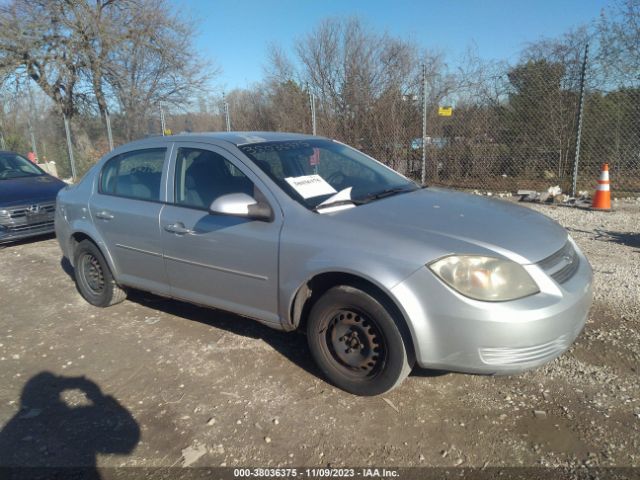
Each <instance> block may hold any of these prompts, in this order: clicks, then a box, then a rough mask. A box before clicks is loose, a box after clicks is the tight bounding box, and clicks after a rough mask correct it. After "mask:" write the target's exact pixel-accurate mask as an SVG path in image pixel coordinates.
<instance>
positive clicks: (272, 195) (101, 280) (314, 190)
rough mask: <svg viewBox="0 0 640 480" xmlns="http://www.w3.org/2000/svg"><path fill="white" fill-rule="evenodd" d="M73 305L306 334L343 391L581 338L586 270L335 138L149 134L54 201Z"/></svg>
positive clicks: (505, 211)
mask: <svg viewBox="0 0 640 480" xmlns="http://www.w3.org/2000/svg"><path fill="white" fill-rule="evenodd" d="M55 221H56V232H57V236H58V240H59V242H60V246H61V248H62V251H63V254H64V255H65V256H66V257H68V258H69V260H70V261H71V263H72V264H73V266H74V267H75V278H76V284H77V287H78V290H79V292H80V294H81V295H82V296H83V297H84V298H85V299H86V300H87V301H89V302H90V303H92V304H93V305H96V306H100V307H106V306H108V305H112V304H114V303H117V302H119V301H122V300H124V298H125V296H126V291H127V289H129V288H136V289H142V290H147V291H150V292H154V293H156V294H159V295H163V296H167V297H172V298H177V299H181V300H186V301H189V302H193V303H197V304H200V305H206V306H211V307H215V308H220V309H225V310H229V311H232V312H235V313H237V314H239V315H241V316H244V317H249V318H252V319H255V320H257V321H259V322H262V323H264V324H266V325H268V326H270V327H273V328H276V329H280V330H285V331H293V330H297V329H304V330H305V331H306V333H307V338H308V342H309V347H310V350H311V353H312V355H313V357H314V358H315V360H316V362H317V364H318V365H319V367H320V368H321V370H322V371H323V372H324V374H325V375H326V377H327V378H328V379H329V381H331V382H332V383H334V384H335V385H337V386H338V387H340V388H343V389H345V390H347V391H349V392H352V393H355V394H358V395H376V394H380V393H383V392H386V391H388V390H390V389H392V388H394V387H395V386H397V385H398V384H399V383H400V382H401V381H402V380H403V379H404V378H405V377H406V376H407V375H408V374H409V372H410V371H411V369H412V367H413V366H414V365H415V364H417V365H419V366H421V367H425V368H438V369H446V370H456V371H462V372H474V373H486V374H497V373H512V372H517V371H521V370H523V369H527V368H532V367H536V366H539V365H542V364H544V363H545V362H548V361H549V360H551V359H553V358H555V357H557V356H558V355H560V354H562V353H563V352H564V351H565V350H566V349H567V348H569V346H570V345H571V343H572V342H573V341H574V340H575V338H576V337H577V336H578V334H579V333H580V331H581V330H582V328H583V327H584V324H585V321H586V318H587V314H588V311H589V307H590V305H591V299H592V291H591V284H592V272H591V267H590V266H589V262H588V261H587V259H586V258H585V257H584V255H583V254H582V253H581V252H580V250H579V249H578V247H577V246H576V244H575V243H574V242H573V240H572V239H571V238H570V236H569V235H568V234H567V232H566V230H565V229H564V228H562V227H561V226H560V225H558V224H557V223H556V222H554V221H552V220H550V219H549V218H547V217H546V216H544V215H541V214H539V213H536V212H534V211H531V210H529V209H526V208H522V207H519V206H517V205H514V204H511V203H508V202H505V201H501V200H492V199H486V198H480V197H476V196H471V195H467V194H464V193H459V192H453V191H447V190H440V189H436V188H421V187H419V186H417V185H416V184H415V183H414V182H412V181H410V180H409V179H407V178H405V177H403V176H402V175H400V174H398V173H396V172H394V171H393V170H391V169H389V168H387V167H386V166H384V165H383V164H381V163H379V162H377V161H376V160H374V159H372V158H371V157H368V156H367V155H365V154H363V153H361V152H359V151H357V150H355V149H353V148H351V147H349V146H347V145H344V144H342V143H340V142H337V141H334V140H330V139H325V138H320V137H312V136H307V135H297V134H284V133H263V132H255V133H246V132H241V133H217V134H192V135H178V136H169V137H157V138H149V139H145V140H142V141H138V142H133V143H130V144H127V145H124V146H122V147H120V148H118V149H116V150H115V151H113V152H111V153H109V154H108V155H107V156H105V157H104V158H103V159H102V160H100V161H99V162H98V164H97V165H95V166H94V167H93V168H92V169H91V170H90V171H89V172H88V173H87V174H86V175H85V176H84V178H83V179H82V180H81V181H80V182H79V183H78V184H77V185H75V186H69V187H67V188H65V189H64V190H62V191H61V192H60V194H59V195H58V208H57V210H56V220H55Z"/></svg>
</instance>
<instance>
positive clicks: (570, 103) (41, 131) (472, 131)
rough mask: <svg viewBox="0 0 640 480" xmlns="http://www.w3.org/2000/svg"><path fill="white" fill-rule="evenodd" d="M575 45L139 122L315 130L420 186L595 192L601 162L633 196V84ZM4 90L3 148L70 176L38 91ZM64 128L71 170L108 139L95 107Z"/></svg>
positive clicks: (250, 95) (621, 192) (636, 93)
mask: <svg viewBox="0 0 640 480" xmlns="http://www.w3.org/2000/svg"><path fill="white" fill-rule="evenodd" d="M576 52H577V53H576V54H575V55H573V56H572V57H570V59H569V60H566V59H565V60H564V61H557V60H554V59H552V58H550V57H546V56H544V55H537V56H531V57H530V58H526V59H524V60H522V61H520V62H519V63H518V64H517V65H516V66H508V65H498V66H496V67H495V68H492V69H490V70H489V71H472V72H470V73H464V74H463V73H458V74H455V75H445V74H442V73H438V70H437V69H431V70H427V69H425V70H424V71H423V68H422V66H421V65H416V66H415V68H414V69H413V70H412V71H411V72H410V74H409V75H407V77H406V79H404V80H403V82H402V83H399V84H396V85H390V86H387V87H386V89H385V90H383V91H366V90H365V89H359V88H358V85H357V84H354V86H353V87H350V86H348V85H347V86H345V87H344V88H345V89H347V90H349V89H351V90H349V91H350V92H351V93H350V94H349V96H345V97H342V98H339V99H336V98H330V97H327V96H323V95H322V94H321V92H319V91H317V90H316V89H314V87H313V86H309V85H304V84H300V83H295V82H281V83H276V84H272V85H270V86H269V85H266V84H265V85H263V86H262V87H257V88H254V89H248V90H236V91H233V92H229V94H227V95H226V96H225V95H223V96H221V97H218V98H214V99H211V100H209V101H208V102H205V101H203V102H201V104H200V106H199V109H198V111H196V112H194V111H191V112H175V111H172V110H169V109H167V110H162V109H161V107H160V106H158V108H157V110H156V111H152V112H147V114H146V116H144V118H143V120H144V121H143V123H144V126H143V127H144V129H145V131H146V132H147V135H160V134H162V130H163V127H162V125H163V124H164V128H165V130H166V131H167V132H173V133H180V132H183V131H194V132H196V131H225V130H227V129H231V130H238V131H259V130H263V131H293V132H303V133H312V132H314V130H315V131H316V133H317V134H318V135H322V136H326V137H330V138H335V139H337V140H340V141H343V142H345V143H347V144H349V145H352V146H354V147H356V148H358V149H360V150H362V151H364V152H365V153H367V154H369V155H371V156H372V157H374V158H376V159H378V160H380V161H382V162H383V163H385V164H387V165H389V166H390V167H392V168H393V169H395V170H397V171H399V172H400V173H402V174H404V175H406V176H408V177H411V178H413V179H415V180H417V181H421V180H422V178H423V169H424V180H425V182H426V183H427V184H430V185H440V186H446V187H451V188H461V189H469V190H479V191H491V192H514V193H515V192H516V191H517V190H519V189H527V190H536V191H543V190H546V189H548V188H549V187H552V186H555V185H559V186H560V187H561V189H562V191H563V192H565V193H571V192H572V187H573V182H574V176H575V181H576V187H577V191H588V192H590V193H592V191H593V189H594V188H595V185H596V179H597V177H598V175H599V172H600V167H601V165H602V164H603V163H608V164H609V169H610V174H611V178H612V193H613V195H614V196H618V197H624V196H638V195H640V89H638V88H637V87H636V88H624V87H617V86H615V85H616V83H615V82H614V81H612V80H611V79H610V78H609V79H607V80H603V79H602V78H601V76H600V75H599V74H598V72H597V71H596V69H594V68H591V66H590V65H589V64H588V63H587V64H585V62H584V59H585V58H584V56H583V55H584V50H582V49H581V48H580V49H576ZM585 67H586V68H585ZM583 69H584V76H582V75H581V74H582V73H583ZM429 72H430V73H429ZM425 73H426V75H425ZM581 92H582V93H583V108H582V113H581V114H580V108H579V107H580V103H581V102H580V99H581ZM3 100H4V106H5V108H4V112H3V115H2V116H1V117H2V118H1V120H2V124H1V125H0V131H1V132H2V138H1V139H0V140H2V141H3V142H4V145H5V147H6V148H7V149H14V150H17V151H21V152H26V151H30V150H33V148H34V147H33V146H32V143H34V142H35V144H36V147H35V148H36V149H37V152H38V154H39V156H40V157H41V158H42V157H45V156H46V157H47V158H48V159H49V160H54V161H56V163H57V167H58V172H59V174H60V176H61V177H63V178H69V177H71V176H72V167H71V163H70V155H69V148H68V144H67V142H66V131H65V127H64V121H63V118H62V116H61V115H60V114H59V113H56V112H55V111H54V109H52V108H48V107H47V106H46V105H44V104H43V105H38V99H36V102H35V103H36V105H35V106H34V102H33V100H32V99H25V98H22V99H21V98H20V96H16V95H13V96H11V95H4V98H3ZM161 117H164V118H161ZM111 120H112V125H113V131H114V140H115V144H116V145H118V144H121V143H124V142H125V141H126V140H125V139H126V132H127V126H128V125H129V123H127V122H130V121H129V120H128V118H127V117H126V116H123V115H118V114H114V115H113V116H112V118H111ZM580 120H581V122H580ZM580 124H581V135H580V142H579V144H580V149H579V155H578V152H577V145H578V129H579V128H578V127H579V125H580ZM141 128H142V127H141ZM423 128H424V131H423ZM70 136H71V138H72V142H71V143H72V149H73V150H72V151H73V153H74V159H75V168H76V170H77V175H78V176H81V175H82V174H83V173H84V172H85V171H86V170H87V169H88V168H89V167H90V166H91V165H92V164H93V163H95V161H97V160H98V159H99V158H100V157H101V156H102V155H104V154H105V153H107V152H108V151H109V149H110V146H109V141H108V135H107V130H105V126H104V122H103V121H102V119H101V118H100V117H99V116H98V115H93V116H92V115H83V116H77V117H75V118H74V119H73V120H72V121H71V122H70ZM32 138H33V139H35V140H34V141H32ZM576 161H577V170H576ZM576 173H577V175H575V174H576Z"/></svg>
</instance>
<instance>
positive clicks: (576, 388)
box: [0, 202, 640, 467]
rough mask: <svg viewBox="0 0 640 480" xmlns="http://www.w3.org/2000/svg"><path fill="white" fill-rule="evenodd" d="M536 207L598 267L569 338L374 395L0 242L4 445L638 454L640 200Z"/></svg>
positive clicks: (276, 340) (393, 457)
mask: <svg viewBox="0 0 640 480" xmlns="http://www.w3.org/2000/svg"><path fill="white" fill-rule="evenodd" d="M531 208H536V209H538V210H540V211H542V212H543V213H545V214H547V215H549V216H551V217H553V218H555V219H557V220H558V221H559V222H560V223H561V224H563V225H564V226H565V227H567V228H568V229H569V231H570V233H571V235H572V236H573V237H574V238H575V239H576V241H577V242H578V244H579V245H580V246H581V247H582V248H583V250H584V251H585V253H586V254H587V256H588V257H589V259H590V261H591V263H592V265H593V268H594V271H595V292H596V299H595V303H594V306H593V309H592V311H591V315H590V318H589V321H588V324H587V326H586V329H585V331H584V332H583V333H582V334H581V335H580V337H579V338H578V340H577V342H576V343H575V345H574V346H573V347H572V348H571V350H570V351H569V352H567V353H566V354H564V355H563V356H561V357H560V358H558V359H557V360H555V361H553V362H551V363H550V364H548V365H546V366H544V367H542V368H539V369H537V370H534V371H529V372H526V373H523V374H520V375H516V376H509V377H491V376H472V375H464V374H453V373H444V372H432V371H424V370H416V371H414V372H413V374H412V375H411V376H410V377H409V378H408V379H407V380H406V381H405V382H404V383H403V384H402V385H401V386H400V387H399V388H398V389H396V390H394V391H393V392H391V393H389V394H387V395H384V396H381V397H374V398H358V397H355V396H352V395H349V394H347V393H344V392H342V391H340V390H337V389H336V388H334V387H332V386H331V385H329V384H327V383H326V382H325V381H324V380H323V379H322V378H321V376H320V374H319V371H318V370H317V369H316V367H315V366H314V364H313V362H312V360H311V359H310V355H309V353H308V351H307V346H306V342H305V338H304V336H302V335H299V334H295V333H293V334H291V333H289V334H287V333H280V332H277V331H273V330H271V329H269V328H267V327H263V326H261V325H259V324H257V323H254V322H252V321H250V320H247V319H244V318H240V317H237V316H234V315H231V314H228V313H225V312H221V311H215V310H208V309H204V308H199V307H195V306H191V305H188V304H184V303H180V302H176V301H172V300H166V299H162V298H159V297H155V296H153V295H150V294H146V293H140V292H135V293H133V294H131V295H130V298H129V299H128V300H127V301H125V302H124V303H122V304H119V305H116V306H113V307H110V308H107V309H99V308H95V307H92V306H90V305H89V304H87V303H86V302H85V301H84V300H83V299H82V298H81V297H80V295H79V294H78V293H77V291H76V289H75V286H74V283H73V281H72V278H71V276H70V275H71V274H72V269H71V267H70V266H69V265H68V264H67V263H66V262H64V261H62V258H61V254H60V250H59V248H58V245H57V242H56V240H55V239H54V238H52V237H48V238H44V239H38V240H36V241H29V242H22V243H19V244H14V245H9V246H6V247H4V248H2V249H1V250H0V426H1V428H0V430H1V431H0V459H1V458H2V456H3V455H4V459H5V460H4V462H5V465H6V464H9V463H11V462H15V463H17V464H28V465H95V464H96V462H97V465H99V466H144V467H165V466H189V465H192V466H221V465H222V466H229V467H233V466H262V467H267V466H298V467H299V466H327V465H329V466H342V465H351V466H366V465H376V466H379V467H383V466H396V467H397V466H446V467H451V466H477V467H483V466H569V467H577V466H581V465H587V466H639V465H640V379H639V374H638V368H639V366H640V203H638V202H633V203H631V202H630V203H628V204H621V205H618V207H617V209H616V211H614V212H612V213H600V212H589V211H583V210H575V209H570V208H564V207H548V206H536V207H531ZM6 459H9V460H6ZM0 464H1V462H0Z"/></svg>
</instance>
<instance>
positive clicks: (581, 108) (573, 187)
mask: <svg viewBox="0 0 640 480" xmlns="http://www.w3.org/2000/svg"><path fill="white" fill-rule="evenodd" d="M588 54H589V44H588V43H587V44H586V45H585V46H584V59H583V60H582V71H581V72H580V103H579V104H578V132H577V134H576V157H575V159H574V161H573V175H572V179H571V196H572V197H575V196H576V187H577V183H578V163H579V162H580V139H581V137H582V116H583V111H584V79H585V72H586V70H587V56H588Z"/></svg>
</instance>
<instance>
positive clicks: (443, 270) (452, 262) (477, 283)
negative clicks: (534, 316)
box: [428, 255, 540, 302]
mask: <svg viewBox="0 0 640 480" xmlns="http://www.w3.org/2000/svg"><path fill="white" fill-rule="evenodd" d="M428 267H429V268H430V269H431V271H432V272H433V273H435V274H436V275H437V276H438V277H440V279H441V280H442V281H444V282H445V283H446V284H447V285H449V286H450V287H451V288H453V289H454V290H457V291H458V292H460V293H461V294H462V295H465V296H467V297H471V298H474V299H476V300H484V301H489V302H503V301H506V300H515V299H517V298H522V297H526V296H528V295H533V294H534V293H538V292H539V291H540V290H539V289H538V285H536V283H535V282H534V281H533V279H532V278H531V277H530V276H529V274H528V273H527V272H526V270H525V269H524V268H523V267H522V266H521V265H518V264H517V263H515V262H512V261H510V260H501V259H499V258H493V257H481V256H471V255H452V256H450V257H445V258H441V259H440V260H437V261H435V262H433V263H431V264H429V265H428Z"/></svg>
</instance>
